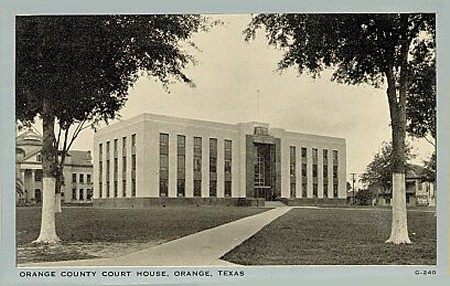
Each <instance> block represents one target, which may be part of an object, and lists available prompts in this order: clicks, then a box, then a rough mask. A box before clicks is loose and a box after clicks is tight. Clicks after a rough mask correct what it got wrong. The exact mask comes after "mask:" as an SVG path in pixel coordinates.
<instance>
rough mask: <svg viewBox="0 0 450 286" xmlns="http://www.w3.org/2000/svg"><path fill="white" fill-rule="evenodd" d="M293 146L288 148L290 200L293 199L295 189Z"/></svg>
mask: <svg viewBox="0 0 450 286" xmlns="http://www.w3.org/2000/svg"><path fill="white" fill-rule="evenodd" d="M295 151H296V150H295V146H291V148H290V164H289V177H290V187H291V198H295V188H296V182H295V180H296V176H295V170H296V164H295V160H296V156H295V155H296V154H295Z"/></svg>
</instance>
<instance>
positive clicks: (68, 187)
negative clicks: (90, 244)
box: [16, 129, 93, 203]
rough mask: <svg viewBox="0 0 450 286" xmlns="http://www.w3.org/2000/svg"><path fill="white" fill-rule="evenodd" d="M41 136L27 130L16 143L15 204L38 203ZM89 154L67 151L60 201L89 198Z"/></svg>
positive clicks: (40, 180) (85, 199)
mask: <svg viewBox="0 0 450 286" xmlns="http://www.w3.org/2000/svg"><path fill="white" fill-rule="evenodd" d="M41 150H42V136H41V135H40V134H39V133H37V132H36V131H34V130H33V129H29V130H27V131H25V132H24V133H22V134H21V135H19V136H18V137H17V140H16V177H17V179H16V195H17V199H18V202H23V203H40V202H41V201H42V155H41ZM92 171H93V166H92V157H91V152H90V151H76V150H74V151H69V152H68V154H67V156H66V160H65V165H64V173H63V175H64V185H63V189H62V193H61V200H63V201H65V202H79V203H86V202H90V201H91V198H92V194H93V190H92V186H93V180H92Z"/></svg>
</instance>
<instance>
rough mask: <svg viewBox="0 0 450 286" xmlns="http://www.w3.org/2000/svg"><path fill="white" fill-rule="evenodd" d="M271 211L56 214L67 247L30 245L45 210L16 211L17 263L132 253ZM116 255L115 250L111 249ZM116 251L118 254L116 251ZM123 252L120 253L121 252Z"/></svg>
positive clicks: (91, 210)
mask: <svg viewBox="0 0 450 286" xmlns="http://www.w3.org/2000/svg"><path fill="white" fill-rule="evenodd" d="M266 210H267V209H258V208H244V207H200V208H152V209H95V208H64V209H63V212H62V213H59V214H56V231H57V234H58V236H59V237H60V238H61V239H62V241H63V243H62V244H61V245H56V246H45V245H31V242H32V241H33V240H35V239H36V238H37V237H38V235H39V230H40V220H41V209H40V208H17V211H16V213H17V219H16V230H17V240H16V241H17V249H18V253H17V258H18V263H24V262H38V261H61V260H72V259H89V258H95V257H97V256H96V255H92V252H88V251H85V250H83V249H85V248H86V247H84V245H85V246H88V245H91V244H94V245H99V246H101V245H103V246H107V245H109V246H111V247H110V248H120V247H127V246H128V245H130V244H133V247H134V248H133V250H134V251H136V250H139V249H140V248H139V247H137V248H136V247H135V245H136V244H142V246H143V247H145V246H148V245H154V244H158V243H162V242H166V241H170V240H174V239H177V238H180V237H183V236H186V235H189V234H192V233H196V232H199V231H202V230H206V229H209V228H213V227H216V226H218V225H221V224H225V223H228V222H231V221H235V220H238V219H240V218H243V217H246V216H250V215H254V214H257V213H260V212H263V211H266ZM112 251H113V252H114V250H112ZM115 252H117V251H115ZM118 253H120V251H119V252H118Z"/></svg>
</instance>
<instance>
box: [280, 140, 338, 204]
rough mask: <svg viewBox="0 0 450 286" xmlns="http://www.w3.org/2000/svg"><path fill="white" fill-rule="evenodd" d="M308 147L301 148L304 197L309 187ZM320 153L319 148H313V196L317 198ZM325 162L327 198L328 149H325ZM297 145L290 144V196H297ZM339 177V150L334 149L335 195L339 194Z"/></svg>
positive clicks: (323, 176) (323, 171) (323, 170)
mask: <svg viewBox="0 0 450 286" xmlns="http://www.w3.org/2000/svg"><path fill="white" fill-rule="evenodd" d="M307 152H308V150H307V148H305V147H302V148H301V157H302V161H301V170H300V171H301V176H302V197H307V189H308V181H307V173H308V165H307V163H306V158H307ZM318 153H319V150H318V149H317V148H312V159H313V160H312V178H313V188H312V189H313V197H314V198H317V196H318V195H317V192H318V184H317V178H318V168H319V166H318ZM322 154H323V164H322V178H323V180H322V181H323V190H324V192H323V196H324V197H325V198H326V197H328V150H327V149H323V150H322ZM296 157H297V155H296V147H295V146H290V162H289V164H290V167H289V175H290V182H289V183H290V197H291V198H295V197H296V189H297V186H296V172H295V170H296V168H297V166H296V163H297V160H296ZM338 180H339V178H338V151H337V150H333V197H337V196H338V185H339V181H338Z"/></svg>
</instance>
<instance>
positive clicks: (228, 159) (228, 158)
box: [224, 140, 233, 197]
mask: <svg viewBox="0 0 450 286" xmlns="http://www.w3.org/2000/svg"><path fill="white" fill-rule="evenodd" d="M224 145H225V146H224V147H225V150H224V151H225V196H226V197H231V195H232V185H231V182H232V172H231V171H232V170H231V167H232V165H233V164H232V158H233V156H232V155H233V154H232V151H233V150H232V141H231V140H225V144H224Z"/></svg>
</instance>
